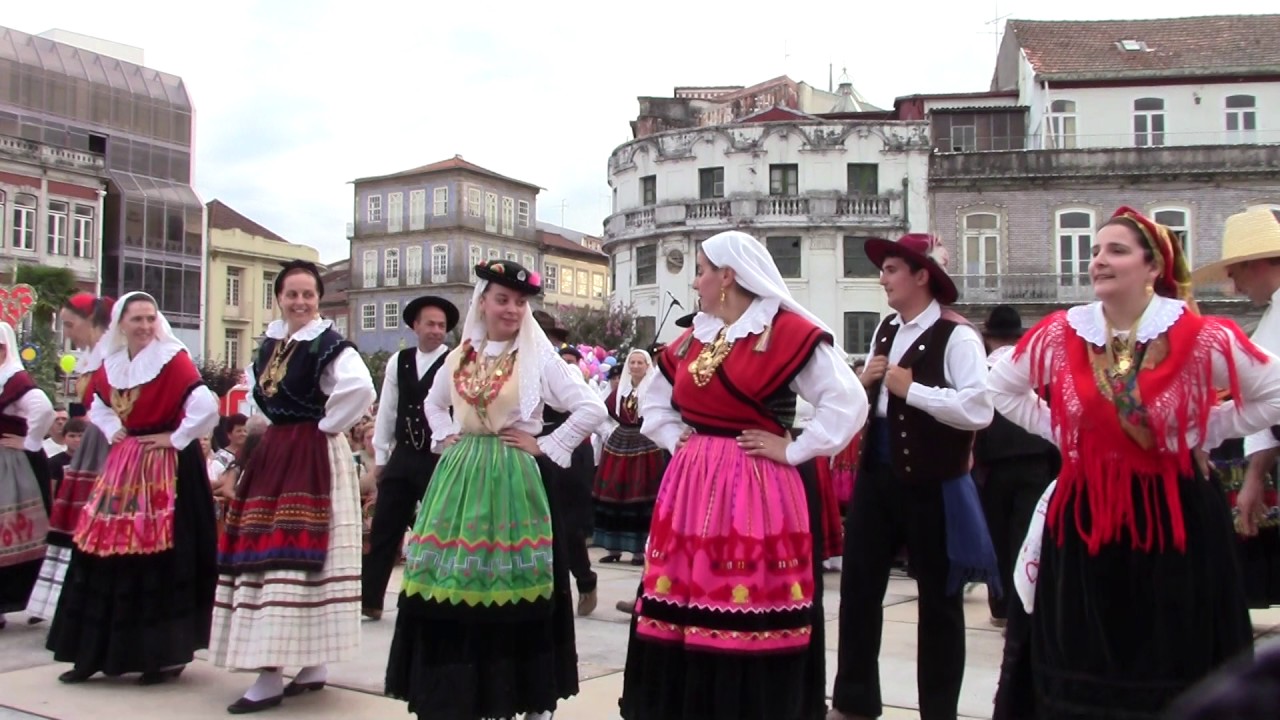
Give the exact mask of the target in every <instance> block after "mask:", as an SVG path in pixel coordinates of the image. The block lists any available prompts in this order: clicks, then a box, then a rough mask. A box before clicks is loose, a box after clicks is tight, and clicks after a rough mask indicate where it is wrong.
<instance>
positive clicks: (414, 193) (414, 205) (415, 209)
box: [409, 190, 427, 230]
mask: <svg viewBox="0 0 1280 720" xmlns="http://www.w3.org/2000/svg"><path fill="white" fill-rule="evenodd" d="M426 226H427V191H426V190H410V191H409V229H410V230H422V229H423V228H425V227H426Z"/></svg>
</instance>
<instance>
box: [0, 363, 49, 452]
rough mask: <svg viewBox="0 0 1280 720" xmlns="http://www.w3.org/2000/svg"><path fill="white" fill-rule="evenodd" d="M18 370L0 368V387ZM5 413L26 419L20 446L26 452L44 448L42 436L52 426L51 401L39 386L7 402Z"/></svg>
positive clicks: (14, 368)
mask: <svg viewBox="0 0 1280 720" xmlns="http://www.w3.org/2000/svg"><path fill="white" fill-rule="evenodd" d="M17 371H18V367H17V366H11V367H10V368H6V369H4V370H0V388H3V387H4V384H5V383H7V382H9V378H11V377H13V376H14V375H15V374H16V373H17ZM4 414H5V415H11V416H13V417H20V418H22V419H24V420H26V421H27V434H26V436H24V437H23V438H22V447H24V448H26V450H27V451H28V452H40V451H41V450H43V449H44V436H45V435H47V434H48V433H49V428H51V427H53V420H54V412H53V403H50V402H49V396H48V395H45V394H44V391H43V390H41V389H40V388H36V389H34V390H29V391H27V392H26V393H25V394H23V396H22V397H20V398H18V399H17V400H14V401H13V402H12V403H9V406H8V407H6V408H5V409H4Z"/></svg>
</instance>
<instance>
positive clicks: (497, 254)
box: [488, 247, 502, 260]
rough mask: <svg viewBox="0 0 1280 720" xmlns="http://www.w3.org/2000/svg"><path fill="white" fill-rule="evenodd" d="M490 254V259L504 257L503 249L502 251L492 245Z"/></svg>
mask: <svg viewBox="0 0 1280 720" xmlns="http://www.w3.org/2000/svg"><path fill="white" fill-rule="evenodd" d="M488 255H489V259H490V260H501V259H502V251H501V250H499V249H498V248H492V247H491V248H489V252H488Z"/></svg>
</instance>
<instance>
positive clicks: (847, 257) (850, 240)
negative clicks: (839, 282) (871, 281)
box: [844, 235, 880, 278]
mask: <svg viewBox="0 0 1280 720" xmlns="http://www.w3.org/2000/svg"><path fill="white" fill-rule="evenodd" d="M866 243H867V238H865V237H862V236H861V235H845V236H844V276H845V277H846V278H878V277H880V268H878V267H876V264H875V263H873V262H871V259H870V258H868V257H867V252H866V250H865V247H866Z"/></svg>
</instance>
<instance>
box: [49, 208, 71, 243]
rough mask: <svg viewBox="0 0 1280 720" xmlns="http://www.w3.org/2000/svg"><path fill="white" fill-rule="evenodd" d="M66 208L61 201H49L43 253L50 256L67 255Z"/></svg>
mask: <svg viewBox="0 0 1280 720" xmlns="http://www.w3.org/2000/svg"><path fill="white" fill-rule="evenodd" d="M68 209H69V208H68V206H67V204H66V203H65V202H63V201H61V200H50V201H49V212H48V213H47V214H46V215H45V217H46V218H47V219H48V226H47V228H46V243H45V252H47V253H49V254H50V255H66V254H67V210H68Z"/></svg>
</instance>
